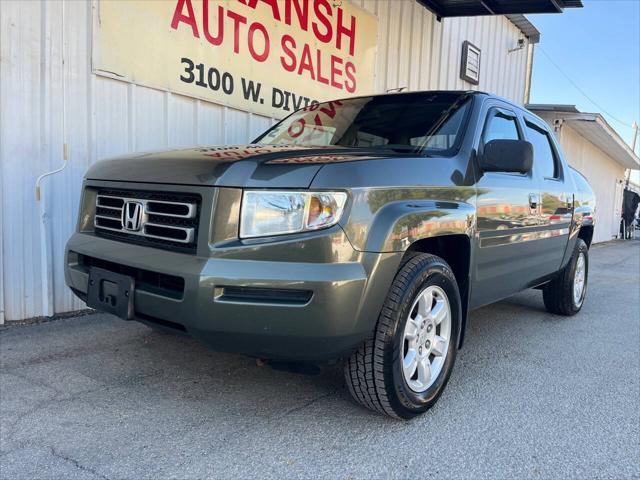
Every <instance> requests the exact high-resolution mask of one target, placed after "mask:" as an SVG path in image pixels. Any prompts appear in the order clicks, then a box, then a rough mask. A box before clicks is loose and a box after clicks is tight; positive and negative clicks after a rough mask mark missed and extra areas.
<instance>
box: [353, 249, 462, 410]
mask: <svg viewBox="0 0 640 480" xmlns="http://www.w3.org/2000/svg"><path fill="white" fill-rule="evenodd" d="M447 307H448V317H447V311H446V310H443V309H446V308H447ZM443 312H444V313H443ZM461 325H462V308H461V302H460V292H459V290H458V284H457V283H456V279H455V277H454V275H453V272H452V271H451V268H450V267H449V265H448V264H447V263H446V262H445V261H444V260H443V259H441V258H439V257H436V256H434V255H428V254H419V255H415V256H412V257H410V258H409V259H408V260H406V259H405V263H404V264H402V265H401V267H400V270H399V271H398V273H397V274H396V277H395V278H394V280H393V283H392V285H391V288H390V289H389V293H388V294H387V297H386V299H385V302H384V304H383V306H382V310H381V312H380V316H379V318H378V322H377V325H376V329H375V331H374V333H373V336H372V337H371V338H369V339H367V340H366V341H365V342H364V344H363V345H362V346H361V347H360V348H359V349H358V350H357V351H356V352H355V353H354V354H353V355H352V356H351V357H350V358H349V359H348V360H347V361H346V362H345V367H344V373H345V379H346V383H347V386H348V387H349V391H350V392H351V395H353V397H354V398H355V400H356V401H357V402H359V403H360V404H361V405H363V406H365V407H367V408H369V409H371V410H373V411H375V412H378V413H381V414H384V415H389V416H391V417H395V418H400V419H410V418H413V417H415V416H417V415H420V414H422V413H424V412H426V411H427V410H429V408H431V407H432V406H433V405H434V404H435V403H436V401H437V400H438V398H439V397H440V395H441V394H442V392H443V390H444V388H445V386H446V384H447V382H448V380H449V376H450V375H451V370H452V369H453V365H454V363H455V359H456V354H457V351H458V342H459V339H460V328H461ZM409 337H411V339H410V340H408V338H409ZM443 339H444V340H447V342H446V345H445V342H443ZM414 359H415V373H414V374H412V373H411V369H412V368H413V365H414V362H412V360H414ZM425 359H427V361H428V362H429V367H428V369H427V367H426V361H425ZM405 362H406V364H407V368H406V369H405V368H403V364H404V363H405ZM431 362H433V363H431ZM427 370H428V371H427ZM405 372H406V373H405ZM425 372H427V373H425Z"/></svg>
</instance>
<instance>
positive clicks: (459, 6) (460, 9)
mask: <svg viewBox="0 0 640 480" xmlns="http://www.w3.org/2000/svg"><path fill="white" fill-rule="evenodd" d="M418 2H419V3H421V4H422V5H424V6H425V7H427V8H428V9H429V10H431V11H432V12H433V13H435V14H436V15H437V16H438V17H439V18H444V17H475V16H478V15H511V14H520V15H523V14H525V13H562V11H563V10H564V9H565V8H580V7H582V0H418Z"/></svg>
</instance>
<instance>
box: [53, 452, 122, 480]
mask: <svg viewBox="0 0 640 480" xmlns="http://www.w3.org/2000/svg"><path fill="white" fill-rule="evenodd" d="M49 451H50V452H51V455H53V456H54V457H57V458H59V459H61V460H64V461H65V462H67V463H70V464H72V465H73V466H74V467H76V468H77V469H78V470H82V471H83V472H88V473H90V474H92V475H94V476H96V477H98V478H102V479H104V480H110V479H109V477H107V476H106V475H103V474H101V473H100V472H98V471H96V470H95V469H94V468H91V467H88V466H86V465H83V464H81V463H80V462H79V461H78V460H76V459H75V458H72V457H70V456H69V455H65V454H64V453H62V452H58V451H57V450H56V449H55V448H54V447H51V446H50V447H49Z"/></svg>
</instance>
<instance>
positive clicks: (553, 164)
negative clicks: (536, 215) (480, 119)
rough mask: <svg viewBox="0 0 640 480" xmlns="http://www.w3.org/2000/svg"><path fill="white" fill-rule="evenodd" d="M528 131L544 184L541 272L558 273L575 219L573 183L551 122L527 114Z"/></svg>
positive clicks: (540, 182)
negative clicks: (550, 127)
mask: <svg viewBox="0 0 640 480" xmlns="http://www.w3.org/2000/svg"><path fill="white" fill-rule="evenodd" d="M524 132H525V135H526V139H527V140H528V141H529V142H531V144H532V145H533V173H534V176H535V177H536V179H537V182H538V185H539V186H540V200H541V201H540V205H539V207H538V208H539V210H540V226H541V230H540V232H539V233H538V236H539V239H538V240H537V241H538V242H539V243H540V244H541V245H542V246H543V249H542V251H541V253H540V255H539V257H538V260H539V262H540V264H539V267H540V274H541V275H548V274H551V273H554V272H556V271H557V270H558V269H559V268H560V265H561V263H562V258H563V257H564V252H565V247H566V245H567V241H568V239H569V230H570V227H571V221H572V218H573V182H571V181H569V180H570V178H569V176H570V175H571V172H569V171H568V169H567V171H566V172H565V171H564V167H563V162H562V161H561V157H560V153H559V148H558V146H557V144H556V142H555V138H554V135H553V134H552V133H551V132H550V131H549V129H548V127H547V125H546V124H545V123H544V122H542V121H541V120H538V119H537V118H535V117H531V116H529V115H525V117H524Z"/></svg>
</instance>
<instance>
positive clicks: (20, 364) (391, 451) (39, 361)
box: [0, 241, 640, 479]
mask: <svg viewBox="0 0 640 480" xmlns="http://www.w3.org/2000/svg"><path fill="white" fill-rule="evenodd" d="M589 282H590V283H589V292H588V295H587V300H586V303H585V305H584V308H583V310H582V312H581V313H580V314H579V315H577V316H575V317H572V318H564V317H558V316H553V315H550V314H547V313H546V312H545V311H544V306H543V304H542V297H541V293H540V292H539V291H528V292H524V293H522V294H519V295H517V296H514V297H512V298H510V299H508V300H506V301H503V302H501V303H498V304H496V305H492V306H489V307H485V308H482V309H481V310H478V311H476V312H473V313H472V315H471V319H470V326H469V330H468V332H467V340H466V344H465V347H464V348H463V349H462V350H461V352H460V354H459V356H458V362H457V364H456V367H455V370H454V372H453V376H452V379H451V382H450V383H449V386H448V388H447V390H446V391H445V393H444V395H443V396H442V397H441V399H440V401H439V403H438V405H437V406H436V407H435V408H434V409H432V410H431V411H430V412H429V413H427V414H426V415H425V416H423V417H421V418H419V419H416V420H414V421H411V422H408V423H407V422H399V421H395V420H390V419H387V418H384V417H381V416H378V415H375V414H373V413H370V412H368V411H366V410H364V409H362V408H360V407H358V406H357V405H355V404H354V403H353V402H352V401H351V399H350V397H349V394H348V392H347V390H346V388H345V386H344V383H343V380H342V372H341V370H340V368H338V367H334V368H327V369H326V370H325V371H323V373H321V374H320V375H318V376H302V375H296V374H291V373H285V372H280V371H275V370H272V369H270V368H268V367H264V368H258V367H256V365H255V362H254V361H253V360H251V359H247V358H243V357H240V356H235V355H228V354H219V353H214V352H210V351H208V350H206V349H205V348H204V347H202V346H201V345H199V344H198V343H196V342H194V341H192V340H190V339H186V338H180V337H175V336H172V335H166V334H161V333H156V332H154V331H152V330H150V329H148V328H147V327H145V326H143V325H140V324H137V323H133V322H124V321H121V320H119V319H117V318H114V317H111V316H109V315H104V314H94V315H88V316H82V317H77V318H69V319H64V320H58V321H53V322H48V323H43V324H38V325H30V326H16V327H8V328H4V329H2V330H0V362H1V363H0V366H1V369H0V370H1V371H0V376H1V377H0V388H1V390H0V416H1V417H0V440H1V441H0V478H2V479H17V478H42V479H48V478H65V479H76V478H77V479H133V478H136V479H138V478H149V479H159V478H180V479H182V478H254V477H255V478H278V479H279V478H338V479H349V478H418V477H419V478H494V479H495V478H534V479H536V478H545V479H546V478H563V479H564V478H615V479H620V478H639V477H640V460H639V459H640V455H639V451H640V241H629V242H619V243H613V244H609V245H604V246H596V247H594V248H593V249H592V252H591V271H590V275H589Z"/></svg>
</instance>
